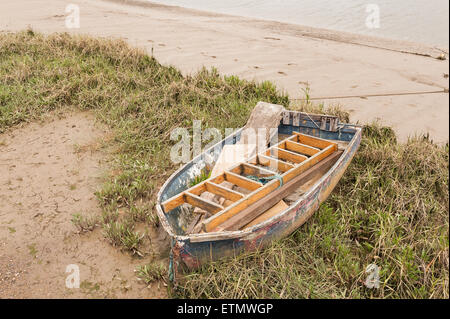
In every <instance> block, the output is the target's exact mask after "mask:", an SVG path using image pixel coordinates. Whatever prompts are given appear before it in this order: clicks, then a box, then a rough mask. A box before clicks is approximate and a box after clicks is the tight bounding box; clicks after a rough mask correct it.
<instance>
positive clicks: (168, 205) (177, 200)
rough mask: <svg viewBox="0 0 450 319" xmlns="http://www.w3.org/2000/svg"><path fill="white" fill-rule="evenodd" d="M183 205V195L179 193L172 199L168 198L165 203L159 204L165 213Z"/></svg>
mask: <svg viewBox="0 0 450 319" xmlns="http://www.w3.org/2000/svg"><path fill="white" fill-rule="evenodd" d="M183 203H185V196H184V193H180V194H178V195H176V196H174V197H172V198H169V199H168V200H166V201H165V202H163V203H162V204H161V206H162V208H163V209H164V211H165V212H166V213H168V212H170V211H171V210H172V209H175V208H177V207H178V206H180V205H182V204H183Z"/></svg>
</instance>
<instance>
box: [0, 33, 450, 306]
mask: <svg viewBox="0 0 450 319" xmlns="http://www.w3.org/2000/svg"><path fill="white" fill-rule="evenodd" d="M260 100H263V101H267V102H272V103H277V104H283V105H285V106H287V105H288V104H289V101H288V97H287V96H285V95H282V94H280V93H278V92H277V90H276V88H275V87H274V86H273V85H272V84H271V83H269V82H264V83H255V82H248V81H243V80H240V79H238V78H237V77H234V76H230V77H222V76H220V75H219V74H218V73H217V72H216V71H215V70H210V71H209V70H202V71H200V72H199V73H198V74H196V75H194V76H190V77H183V76H182V75H181V74H180V72H179V71H178V70H176V69H175V68H172V67H165V66H162V65H160V64H159V63H158V62H157V61H156V60H155V59H153V58H152V57H149V56H148V55H146V54H144V53H143V52H141V51H139V50H136V49H131V48H129V47H128V46H127V45H126V44H125V43H124V42H121V41H111V40H101V39H93V38H89V37H83V36H69V35H68V34H55V35H51V36H43V35H41V34H36V33H34V32H33V31H31V30H29V31H27V32H21V33H17V34H1V35H0V132H4V131H5V130H7V129H10V128H13V127H14V126H15V125H17V124H19V123H23V122H27V121H32V120H35V119H39V118H41V117H43V116H45V114H47V113H48V112H51V111H54V110H64V109H67V108H75V109H80V110H85V109H92V110H94V111H95V113H96V115H97V117H98V119H99V120H101V121H103V122H105V123H107V124H108V125H109V126H110V127H112V128H113V131H114V137H113V138H112V139H111V140H110V141H109V143H111V144H113V145H114V146H115V147H114V149H115V150H116V151H115V153H114V154H113V162H112V168H111V174H110V176H108V177H107V181H106V182H105V184H104V186H103V188H102V189H101V191H99V192H98V194H97V195H98V199H99V202H100V204H101V206H102V207H103V211H104V212H103V215H102V216H99V218H98V219H95V218H93V219H87V218H84V217H83V216H80V215H77V216H74V223H75V225H77V226H78V227H79V229H80V230H83V231H88V230H90V229H93V228H94V227H97V225H99V226H101V227H102V228H103V231H104V234H105V236H106V238H107V239H109V240H110V241H111V243H112V244H114V245H117V246H118V247H120V248H121V249H126V250H129V251H131V252H134V253H135V254H142V252H145V251H147V249H146V248H145V247H142V245H143V244H144V242H145V241H144V240H143V239H142V234H141V233H140V232H138V231H136V230H135V229H137V226H139V224H144V225H145V226H147V227H157V226H158V220H157V218H156V215H155V212H154V209H153V201H154V197H155V193H156V191H157V190H158V188H159V186H160V185H161V184H162V182H163V181H164V180H165V179H166V178H167V177H168V176H169V175H170V174H171V172H173V171H174V170H175V169H176V167H175V165H173V164H171V163H170V161H167V158H168V154H169V150H170V146H171V145H172V144H173V142H172V141H170V139H169V136H170V132H171V130H172V129H173V128H175V127H178V126H180V127H192V121H193V120H196V119H202V120H203V125H204V126H203V127H217V128H220V129H224V128H225V127H235V128H236V127H240V126H242V125H243V124H244V123H245V122H246V120H247V117H248V115H249V113H250V111H251V109H252V107H253V106H254V105H255V104H256V103H257V102H258V101H260ZM293 107H295V108H297V109H299V108H300V109H304V110H309V111H312V112H332V113H333V114H337V115H339V116H341V118H343V120H348V115H347V114H345V112H342V111H341V110H339V109H338V108H336V109H333V110H325V109H324V108H323V106H317V105H312V104H311V103H307V104H306V105H296V106H293ZM364 132H365V133H364V139H363V141H362V145H361V148H360V150H359V152H358V153H357V155H356V157H355V159H354V161H353V163H352V164H351V165H350V167H349V169H348V170H347V172H346V174H345V176H344V177H343V179H342V180H341V182H340V183H339V184H338V186H337V188H336V190H335V191H334V192H333V193H332V195H331V196H330V198H329V200H328V201H327V202H326V203H325V204H324V205H322V206H321V207H320V210H319V211H318V212H317V213H316V214H315V215H314V217H313V218H311V219H310V220H309V221H308V222H307V224H305V225H304V226H303V227H301V228H300V229H299V230H297V231H296V232H295V233H294V234H292V235H291V236H289V237H288V238H286V239H284V240H281V241H279V242H275V243H273V244H272V245H271V246H270V247H269V248H267V249H265V250H263V251H259V252H253V253H249V254H244V255H241V256H239V257H237V258H236V259H233V260H225V261H221V262H216V263H213V264H211V265H207V266H205V267H204V268H203V269H201V270H199V271H196V272H194V273H191V274H187V275H186V276H185V278H184V280H183V282H182V283H181V285H180V286H179V287H178V290H177V295H178V296H183V297H189V298H192V297H203V298H225V297H230V298H254V297H259V298H267V297H274V298H364V297H382V298H442V297H446V298H448V267H449V264H448V260H449V256H448V244H449V240H448V229H449V225H448V210H449V207H448V196H449V194H448V145H445V146H438V145H435V144H433V143H432V142H430V141H429V139H427V138H426V137H418V138H415V139H413V140H411V141H410V142H409V143H407V144H402V145H401V144H397V143H396V139H395V135H394V134H393V132H392V130H390V129H389V128H382V127H379V126H377V125H371V126H367V127H366V128H365V131H364ZM144 254H145V253H144ZM370 263H376V264H377V265H378V266H379V267H380V269H381V273H380V280H381V287H380V289H367V288H365V287H364V285H363V281H364V279H365V277H366V274H365V272H364V270H365V267H366V266H367V265H368V264H370ZM149 265H150V264H149ZM138 274H140V276H141V277H142V278H144V280H148V281H151V280H155V278H156V279H158V278H160V277H161V268H159V267H157V268H155V269H153V266H147V267H146V268H145V267H144V268H140V269H139V270H138Z"/></svg>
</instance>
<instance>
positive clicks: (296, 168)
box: [161, 132, 338, 232]
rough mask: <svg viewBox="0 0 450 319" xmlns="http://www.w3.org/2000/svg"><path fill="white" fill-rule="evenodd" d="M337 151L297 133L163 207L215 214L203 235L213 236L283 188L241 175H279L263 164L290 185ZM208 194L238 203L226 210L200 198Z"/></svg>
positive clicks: (276, 182) (327, 143) (328, 143)
mask: <svg viewBox="0 0 450 319" xmlns="http://www.w3.org/2000/svg"><path fill="white" fill-rule="evenodd" d="M293 143H295V144H293ZM296 150H303V152H302V153H303V154H306V155H309V156H310V157H307V156H305V155H302V154H299V153H300V152H296ZM337 150H338V145H337V144H336V143H333V142H331V141H328V140H324V139H320V138H317V137H313V136H309V135H305V134H301V133H298V132H293V135H292V136H290V137H288V138H286V139H285V140H283V141H281V142H280V143H278V144H276V145H274V146H272V147H270V148H269V149H267V150H265V151H264V152H262V153H261V154H258V155H256V156H254V157H252V158H251V159H249V160H248V161H246V162H241V163H238V164H236V165H234V166H233V167H232V168H230V169H229V170H226V171H225V172H224V173H222V174H220V175H218V176H215V177H213V178H210V179H207V180H205V181H203V182H201V183H199V184H197V185H195V186H193V187H191V188H189V189H187V190H185V191H183V192H182V193H180V194H178V195H175V196H173V197H172V198H170V199H168V200H166V201H164V202H163V203H162V204H161V206H162V207H163V209H164V211H165V212H166V213H167V212H169V211H170V210H172V209H174V208H176V207H178V206H180V205H182V204H183V203H189V204H191V205H193V206H196V207H200V208H202V209H205V210H207V211H209V212H211V213H213V214H214V215H213V216H211V217H209V218H208V219H206V220H204V221H203V222H202V224H203V225H202V228H203V231H206V232H210V231H212V230H214V229H215V228H216V227H218V226H219V225H220V224H221V223H223V222H224V221H226V220H228V219H229V218H231V217H232V216H235V215H236V214H238V213H239V212H240V211H242V210H243V209H245V208H247V207H248V206H250V205H252V204H253V203H255V202H256V201H258V200H260V199H261V198H263V197H264V196H266V195H267V194H269V193H270V192H272V191H274V190H276V189H278V187H280V180H279V179H273V180H271V181H270V182H268V183H267V184H265V185H263V184H262V183H260V182H257V181H254V180H252V179H249V178H246V177H244V176H241V175H239V173H241V172H242V171H244V170H245V171H246V172H247V173H248V172H256V170H259V172H260V173H261V175H263V176H267V175H275V174H276V173H275V172H272V171H270V170H268V169H264V168H261V167H257V166H255V165H257V164H259V165H263V166H267V167H276V168H278V170H279V171H281V172H283V173H282V175H281V176H280V178H281V179H282V180H283V184H286V183H287V182H288V181H290V180H291V179H293V178H294V177H295V176H297V175H299V174H301V173H303V172H304V171H306V170H307V169H309V168H310V167H312V166H313V165H315V164H316V163H318V162H320V161H321V160H323V159H324V158H326V157H327V156H329V155H331V154H332V153H334V152H336V151H337ZM274 151H275V153H277V154H278V157H280V158H274V157H273V155H272V154H273V152H274ZM280 154H282V156H280ZM286 158H288V159H287V160H288V161H289V158H290V159H295V162H294V161H292V162H293V163H294V164H291V163H287V162H285V161H284V160H283V159H286ZM252 175H253V174H252ZM223 181H228V182H230V183H232V184H235V185H238V186H240V187H243V188H246V189H248V190H250V191H251V192H250V193H249V194H247V195H243V194H241V193H238V192H236V191H233V190H231V189H227V188H225V187H223V186H220V185H219V184H220V183H222V182H223ZM204 191H208V192H211V193H213V194H216V195H219V196H222V197H224V198H226V199H229V200H231V201H234V203H233V204H231V205H230V206H228V207H226V208H224V207H222V206H221V205H219V204H217V203H213V202H211V201H208V200H205V199H203V198H201V197H200V195H201V193H202V192H204Z"/></svg>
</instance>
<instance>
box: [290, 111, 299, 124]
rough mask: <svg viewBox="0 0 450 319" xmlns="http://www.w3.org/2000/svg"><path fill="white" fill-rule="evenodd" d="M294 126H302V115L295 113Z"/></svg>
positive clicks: (293, 116)
mask: <svg viewBox="0 0 450 319" xmlns="http://www.w3.org/2000/svg"><path fill="white" fill-rule="evenodd" d="M292 125H293V126H300V113H293V114H292Z"/></svg>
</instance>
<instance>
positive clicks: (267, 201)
mask: <svg viewBox="0 0 450 319" xmlns="http://www.w3.org/2000/svg"><path fill="white" fill-rule="evenodd" d="M341 155H342V151H339V152H335V153H334V154H332V155H331V156H329V157H328V158H326V159H324V160H323V161H321V162H320V163H318V164H317V165H315V166H313V167H311V168H309V169H308V170H306V171H304V172H303V173H301V174H300V175H297V176H296V177H295V178H293V179H292V180H290V181H289V182H288V183H286V184H285V185H283V186H282V187H281V188H279V189H277V190H275V191H274V192H272V193H270V194H269V195H267V196H266V197H264V199H262V200H260V201H258V202H255V203H254V204H253V205H249V206H248V207H247V208H245V209H243V210H242V211H241V212H240V213H239V214H235V215H234V216H232V217H230V218H229V219H227V220H226V221H224V222H223V223H221V224H220V225H219V226H218V227H216V228H214V229H213V231H224V230H237V229H240V228H241V227H243V226H245V225H247V224H248V223H250V222H251V221H252V220H254V219H255V218H256V217H258V216H259V215H260V214H262V213H264V212H265V211H266V210H267V209H269V208H270V207H272V206H273V205H275V204H276V203H277V202H279V201H280V200H282V199H283V198H284V197H285V196H287V194H289V193H290V192H292V191H294V190H295V189H296V188H298V187H300V186H301V185H302V184H303V183H306V182H307V181H308V180H310V179H311V178H313V177H314V176H316V174H321V173H322V174H323V173H324V172H326V171H327V170H329V169H330V168H331V166H332V165H333V164H334V163H335V162H336V161H337V160H338V158H339V157H340V156H341Z"/></svg>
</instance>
